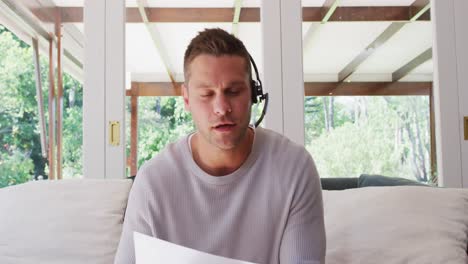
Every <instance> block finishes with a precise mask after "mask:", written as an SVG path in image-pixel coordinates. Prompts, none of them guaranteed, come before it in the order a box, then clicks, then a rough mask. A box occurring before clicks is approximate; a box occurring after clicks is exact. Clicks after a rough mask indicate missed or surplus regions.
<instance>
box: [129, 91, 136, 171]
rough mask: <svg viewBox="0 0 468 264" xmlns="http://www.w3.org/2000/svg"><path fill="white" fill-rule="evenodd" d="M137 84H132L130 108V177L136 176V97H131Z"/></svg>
mask: <svg viewBox="0 0 468 264" xmlns="http://www.w3.org/2000/svg"><path fill="white" fill-rule="evenodd" d="M137 86H138V84H135V83H133V84H132V90H131V92H132V96H131V99H130V100H131V107H130V115H131V117H130V176H134V175H136V174H137V169H138V168H137V161H138V96H137V95H133V91H135V90H136V88H137Z"/></svg>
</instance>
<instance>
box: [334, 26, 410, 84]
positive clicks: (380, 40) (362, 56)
mask: <svg viewBox="0 0 468 264" xmlns="http://www.w3.org/2000/svg"><path fill="white" fill-rule="evenodd" d="M404 25H405V23H401V22H394V23H392V24H390V25H389V26H388V27H387V29H385V30H384V32H382V33H381V34H380V35H379V36H378V37H377V38H376V39H375V40H374V41H373V42H372V43H371V44H369V46H367V47H366V49H365V50H363V51H362V52H361V53H359V55H357V56H356V57H355V58H354V59H353V60H352V61H351V62H350V63H348V65H346V67H344V69H343V70H341V72H340V73H339V74H338V81H339V82H342V81H344V80H345V79H346V78H348V77H349V76H350V75H352V74H353V73H354V72H355V71H356V69H357V68H358V67H359V65H361V63H363V62H364V61H365V60H366V59H367V58H369V57H370V56H371V55H372V54H373V53H374V52H375V51H376V50H377V49H378V48H379V47H380V46H382V45H383V44H384V43H385V42H387V41H388V40H389V39H390V38H391V37H392V36H393V35H395V34H396V33H397V32H398V31H400V29H401V28H403V26H404Z"/></svg>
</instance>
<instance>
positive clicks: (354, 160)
mask: <svg viewBox="0 0 468 264" xmlns="http://www.w3.org/2000/svg"><path fill="white" fill-rule="evenodd" d="M305 107H306V109H305V111H306V114H305V117H306V118H305V127H306V147H307V149H308V150H309V152H310V153H311V154H312V155H313V157H314V159H315V162H316V164H317V168H318V170H319V173H320V175H321V176H322V177H358V176H359V175H360V174H363V173H366V174H380V175H386V176H393V177H403V178H408V179H412V180H418V181H421V182H430V181H431V144H430V142H431V130H430V117H429V97H428V96H352V97H351V96H336V97H332V96H321V97H306V99H305Z"/></svg>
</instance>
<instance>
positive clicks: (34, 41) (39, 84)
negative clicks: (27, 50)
mask: <svg viewBox="0 0 468 264" xmlns="http://www.w3.org/2000/svg"><path fill="white" fill-rule="evenodd" d="M32 44H33V52H34V54H33V57H34V72H35V77H36V95H37V109H38V113H39V134H40V137H41V153H42V157H44V158H47V147H46V125H45V115H44V100H43V95H42V78H41V64H40V60H39V43H38V40H37V39H36V38H33V39H32Z"/></svg>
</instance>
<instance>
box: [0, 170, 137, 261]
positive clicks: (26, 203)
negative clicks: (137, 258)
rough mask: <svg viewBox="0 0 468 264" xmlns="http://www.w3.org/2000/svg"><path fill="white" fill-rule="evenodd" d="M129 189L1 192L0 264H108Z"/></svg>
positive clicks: (86, 183) (73, 186)
mask: <svg viewBox="0 0 468 264" xmlns="http://www.w3.org/2000/svg"><path fill="white" fill-rule="evenodd" d="M131 184H132V182H131V181H130V180H90V179H88V180H61V181H37V182H30V183H26V184H22V185H18V186H12V187H8V188H4V189H0V219H1V224H0V263H3V264H9V263H15V264H25V263H51V264H54V263H57V264H58V263H60V264H63V263H81V264H82V263H93V264H94V263H102V264H104V263H105V264H109V263H113V259H114V255H115V251H116V249H117V245H118V242H119V239H120V233H121V229H122V223H123V217H124V212H125V207H126V203H127V197H128V193H129V191H130V188H131Z"/></svg>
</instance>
